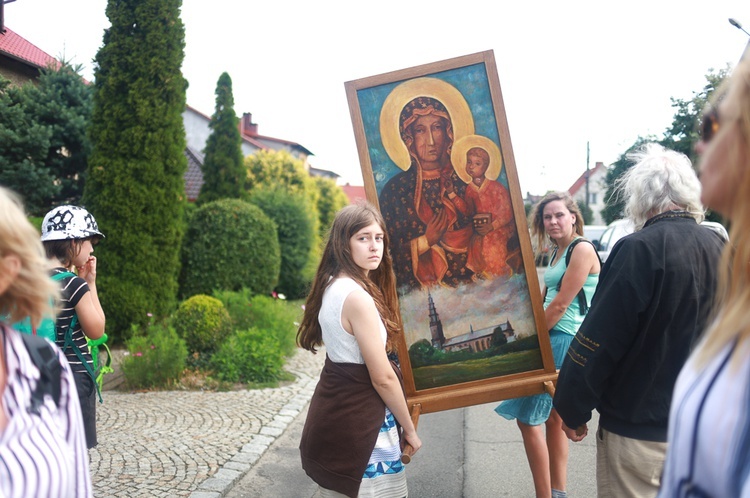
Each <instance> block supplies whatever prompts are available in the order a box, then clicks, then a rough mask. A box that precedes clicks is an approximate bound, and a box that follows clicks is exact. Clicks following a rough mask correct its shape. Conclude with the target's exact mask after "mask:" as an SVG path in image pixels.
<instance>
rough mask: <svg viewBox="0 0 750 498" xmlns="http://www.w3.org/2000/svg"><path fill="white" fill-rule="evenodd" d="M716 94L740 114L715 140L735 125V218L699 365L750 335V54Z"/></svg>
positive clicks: (731, 155) (731, 157)
mask: <svg viewBox="0 0 750 498" xmlns="http://www.w3.org/2000/svg"><path fill="white" fill-rule="evenodd" d="M714 96H715V99H718V98H723V99H725V100H727V101H728V102H731V103H733V104H734V105H735V108H736V109H737V112H738V114H737V116H734V119H736V121H737V122H736V123H734V122H732V121H731V120H730V121H725V122H722V123H721V125H722V127H721V128H720V129H719V131H718V133H717V134H716V136H715V137H714V138H713V140H714V141H718V140H719V139H720V138H721V137H722V135H723V134H725V133H728V132H729V131H730V130H731V129H732V127H733V126H735V124H736V125H737V126H738V131H739V133H738V134H737V136H738V137H739V139H738V140H736V141H732V142H731V143H730V142H729V140H724V143H726V144H727V146H728V147H729V150H728V151H727V157H728V159H727V161H726V163H725V168H727V170H728V174H729V175H731V179H730V180H731V185H733V186H734V192H732V194H731V201H730V207H729V209H728V211H727V212H726V213H722V214H724V215H725V216H727V217H728V218H729V221H730V226H729V243H727V245H726V246H725V247H724V252H723V254H722V264H721V265H720V273H719V283H718V286H717V303H718V305H717V307H716V309H715V313H714V315H715V318H714V320H713V321H712V324H711V326H710V327H709V328H708V330H707V332H706V335H705V338H704V341H703V343H702V344H701V347H700V350H699V351H698V353H697V361H698V365H705V364H707V363H708V361H709V360H710V359H711V358H713V357H714V356H716V355H717V354H718V353H719V352H720V351H721V350H722V349H723V348H724V347H725V346H726V345H727V344H729V343H731V342H733V341H735V340H739V341H744V340H748V339H750V202H748V199H749V198H750V174H748V171H750V59H744V60H743V61H741V62H740V63H739V64H738V66H737V68H736V69H735V70H734V72H733V74H732V76H731V77H730V78H729V79H728V80H726V81H725V82H724V83H723V84H722V86H721V88H719V90H718V91H716V92H715V93H714ZM717 104H718V102H713V104H712V105H717ZM709 146H710V145H709ZM727 183H728V184H729V183H730V181H729V180H727ZM709 207H710V206H709ZM743 360H745V358H742V357H739V356H735V358H733V364H734V365H738V364H739V362H740V361H743Z"/></svg>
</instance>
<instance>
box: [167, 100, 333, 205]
mask: <svg viewBox="0 0 750 498" xmlns="http://www.w3.org/2000/svg"><path fill="white" fill-rule="evenodd" d="M182 122H183V124H184V126H185V139H186V141H187V150H186V151H185V155H186V156H187V158H188V171H187V173H185V190H186V193H187V197H188V200H189V201H194V200H195V199H196V198H197V196H198V193H199V192H200V189H201V186H202V185H203V172H202V170H201V167H202V166H203V159H204V158H203V151H204V149H205V148H206V142H207V141H208V137H209V136H210V135H211V128H209V126H208V125H209V123H210V122H211V118H210V117H209V116H207V115H205V114H203V113H202V112H200V111H198V110H197V109H195V108H193V107H190V106H186V107H185V112H183V113H182ZM239 126H240V136H241V137H242V144H241V147H242V155H243V156H250V155H253V154H255V153H256V152H258V151H260V150H270V151H280V150H285V151H287V152H289V154H290V155H291V156H292V157H294V158H296V159H299V160H301V161H302V164H303V165H304V167H305V169H306V170H307V171H308V172H309V173H310V175H311V176H320V177H324V178H332V179H334V180H336V179H338V177H339V175H338V174H336V173H334V172H333V171H328V170H324V169H318V168H313V167H311V166H310V162H309V160H308V159H309V157H310V156H312V155H313V153H312V152H310V151H309V150H308V149H307V148H306V147H303V146H302V145H300V144H298V143H297V142H292V141H290V140H284V139H281V138H274V137H268V136H265V135H260V134H259V133H258V124H257V123H253V117H252V114H250V113H249V112H246V113H244V114H243V115H242V118H241V119H240V125H239Z"/></svg>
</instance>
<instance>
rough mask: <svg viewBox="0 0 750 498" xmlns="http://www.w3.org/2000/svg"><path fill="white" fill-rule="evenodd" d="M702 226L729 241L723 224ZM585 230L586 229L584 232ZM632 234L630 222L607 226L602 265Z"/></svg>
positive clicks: (601, 254) (710, 223) (604, 236)
mask: <svg viewBox="0 0 750 498" xmlns="http://www.w3.org/2000/svg"><path fill="white" fill-rule="evenodd" d="M701 225H703V226H704V227H706V228H708V229H710V230H713V231H714V232H716V233H717V234H719V236H720V237H721V238H723V239H724V240H725V241H726V240H729V235H728V234H727V230H726V228H724V226H723V225H722V224H721V223H717V222H715V221H703V222H701ZM585 228H586V227H584V232H585ZM631 233H633V224H632V223H631V222H630V220H615V221H613V222H612V223H610V224H609V225H607V229H606V230H605V231H604V233H603V234H602V236H601V238H600V239H599V257H600V258H602V263H603V262H605V261H606V260H607V257H608V256H609V253H610V251H611V250H612V248H613V247H614V246H615V244H616V243H617V241H618V240H620V239H621V238H623V237H624V236H626V235H628V234H631Z"/></svg>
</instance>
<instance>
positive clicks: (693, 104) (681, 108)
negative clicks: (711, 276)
mask: <svg viewBox="0 0 750 498" xmlns="http://www.w3.org/2000/svg"><path fill="white" fill-rule="evenodd" d="M728 73H729V67H727V68H725V69H721V70H719V71H714V70H713V69H709V72H708V74H706V84H705V86H704V87H703V88H702V89H701V90H700V91H698V92H693V97H692V98H691V99H690V100H683V99H676V98H672V99H671V101H672V107H674V108H675V109H676V111H675V115H674V117H673V119H672V125H671V126H670V127H669V128H667V130H665V132H664V137H663V138H662V139H661V140H658V139H657V138H656V137H653V136H649V137H638V139H637V140H636V141H635V143H634V144H633V145H631V146H630V147H629V148H628V150H627V151H625V152H624V153H623V154H622V155H621V156H620V158H619V159H618V160H617V161H616V162H615V163H614V164H613V165H612V167H611V168H610V169H609V170H608V171H607V177H606V179H605V183H606V185H607V193H606V194H605V198H604V200H605V204H606V206H605V207H604V209H602V217H603V218H604V220H605V222H606V223H611V222H613V221H614V220H617V219H620V218H622V217H623V216H624V206H625V199H621V198H618V197H617V196H616V195H615V185H616V182H617V179H618V178H620V177H621V176H622V175H623V174H624V173H625V172H626V171H627V170H628V169H630V168H631V167H632V166H633V163H632V162H631V161H630V160H628V159H627V155H628V154H630V153H631V152H633V151H635V150H636V149H637V148H639V147H640V146H641V145H643V144H644V143H647V142H658V143H659V144H661V145H662V146H664V147H666V148H668V149H672V150H676V151H678V152H682V153H683V154H685V155H686V156H688V157H689V158H690V160H691V161H692V163H693V165H696V164H697V160H698V158H697V157H696V156H695V144H696V143H697V142H698V140H699V139H700V137H699V133H698V126H699V124H700V120H701V114H702V112H703V110H704V109H705V107H706V104H707V103H708V102H709V100H710V99H711V95H712V94H713V92H714V91H716V89H717V88H718V87H719V86H720V85H721V82H722V81H723V80H724V78H726V77H727V74H728ZM707 218H708V219H711V220H714V221H721V220H720V219H719V217H718V216H717V215H716V214H714V213H710V212H709V213H708V214H707Z"/></svg>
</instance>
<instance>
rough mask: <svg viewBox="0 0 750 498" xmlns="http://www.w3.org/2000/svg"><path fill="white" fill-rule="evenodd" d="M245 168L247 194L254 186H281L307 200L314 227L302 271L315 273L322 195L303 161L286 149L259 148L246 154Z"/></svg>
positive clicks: (318, 246) (318, 256)
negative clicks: (266, 149) (268, 149)
mask: <svg viewBox="0 0 750 498" xmlns="http://www.w3.org/2000/svg"><path fill="white" fill-rule="evenodd" d="M245 167H246V168H247V188H248V191H249V192H250V195H251V196H252V195H253V192H254V191H255V190H256V189H263V188H270V189H275V188H281V189H284V190H286V191H287V192H289V193H291V194H301V195H303V196H304V197H305V198H306V199H307V201H308V212H307V215H308V217H309V219H310V223H311V224H312V227H313V235H312V237H313V238H312V241H311V245H310V247H311V250H310V255H309V258H308V262H307V267H306V268H305V272H306V273H309V274H311V275H314V273H315V269H316V268H317V266H318V262H319V261H320V254H321V247H320V245H321V244H320V240H321V239H320V235H319V234H320V228H319V225H320V216H319V214H318V208H317V206H318V203H319V202H320V197H321V194H320V192H319V190H318V189H317V188H316V182H315V181H314V180H313V179H312V177H311V176H310V175H309V173H308V172H307V171H306V170H305V166H304V165H303V164H302V161H301V160H299V159H295V158H294V157H292V155H291V154H289V152H287V151H283V150H282V151H259V152H257V153H255V154H253V155H251V156H247V157H245Z"/></svg>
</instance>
